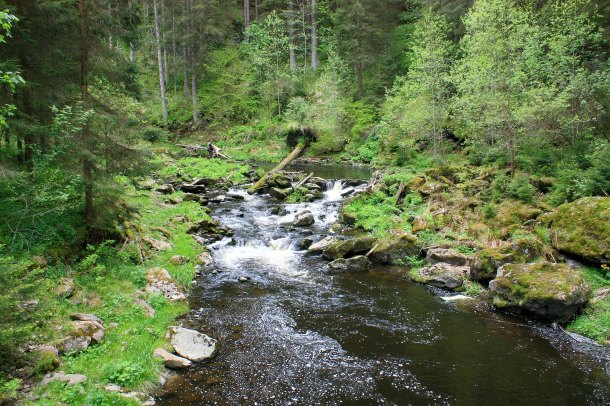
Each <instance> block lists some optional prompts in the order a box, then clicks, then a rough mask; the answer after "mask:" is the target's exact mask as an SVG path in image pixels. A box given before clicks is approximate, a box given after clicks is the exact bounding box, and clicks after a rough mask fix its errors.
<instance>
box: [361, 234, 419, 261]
mask: <svg viewBox="0 0 610 406" xmlns="http://www.w3.org/2000/svg"><path fill="white" fill-rule="evenodd" d="M419 250H420V248H419V244H418V242H417V237H415V236H414V235H411V234H401V235H399V236H392V237H389V238H388V239H385V240H382V241H380V242H379V243H378V244H376V246H375V248H374V249H373V251H372V252H371V253H370V254H369V258H370V259H371V261H373V262H376V263H378V264H394V263H397V262H398V261H401V260H404V259H405V258H406V257H409V256H412V255H418V254H419Z"/></svg>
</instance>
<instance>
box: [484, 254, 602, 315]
mask: <svg viewBox="0 0 610 406" xmlns="http://www.w3.org/2000/svg"><path fill="white" fill-rule="evenodd" d="M489 290H490V291H491V292H492V294H493V297H494V305H495V306H496V307H498V308H516V309H521V310H525V311H526V312H529V313H531V314H534V315H536V316H538V317H542V318H545V319H549V320H555V321H559V322H565V321H568V320H570V318H571V317H572V316H573V315H574V313H575V312H576V311H577V310H578V309H579V308H581V307H583V306H584V305H585V304H586V303H587V300H588V299H589V295H590V293H591V289H590V288H589V285H588V284H587V283H586V282H585V280H584V279H583V278H582V277H581V276H580V274H579V273H578V272H577V271H575V270H573V269H572V268H570V267H569V266H567V265H565V264H555V263H551V262H547V261H541V262H535V263H531V264H507V265H504V266H502V267H500V268H499V269H498V275H497V276H496V278H495V279H494V280H492V281H491V282H490V283H489Z"/></svg>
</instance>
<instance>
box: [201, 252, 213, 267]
mask: <svg viewBox="0 0 610 406" xmlns="http://www.w3.org/2000/svg"><path fill="white" fill-rule="evenodd" d="M213 262H214V260H213V259H212V255H211V254H210V253H209V252H202V253H201V254H199V255H198V256H197V264H198V265H205V266H210V265H211V264H212V263H213Z"/></svg>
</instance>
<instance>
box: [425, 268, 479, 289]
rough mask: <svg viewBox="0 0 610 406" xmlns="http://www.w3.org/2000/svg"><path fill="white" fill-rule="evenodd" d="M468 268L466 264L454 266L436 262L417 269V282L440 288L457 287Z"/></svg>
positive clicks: (462, 280) (461, 282)
mask: <svg viewBox="0 0 610 406" xmlns="http://www.w3.org/2000/svg"><path fill="white" fill-rule="evenodd" d="M469 270H470V268H468V267H467V266H454V265H450V264H445V263H437V264H434V265H432V266H429V267H425V268H421V269H419V270H418V271H417V277H416V280H417V282H420V283H425V284H427V285H432V286H436V287H437V288H442V289H450V290H453V289H457V288H459V287H461V286H462V285H463V284H464V279H465V278H466V275H468V272H469Z"/></svg>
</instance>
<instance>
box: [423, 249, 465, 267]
mask: <svg viewBox="0 0 610 406" xmlns="http://www.w3.org/2000/svg"><path fill="white" fill-rule="evenodd" d="M426 261H428V262H429V263H431V264H436V263H439V262H444V263H446V264H449V265H455V266H469V264H470V262H471V261H472V258H469V257H467V256H466V255H464V254H462V253H461V252H458V251H455V250H452V249H446V248H429V249H428V252H427V253H426Z"/></svg>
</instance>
